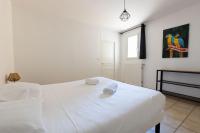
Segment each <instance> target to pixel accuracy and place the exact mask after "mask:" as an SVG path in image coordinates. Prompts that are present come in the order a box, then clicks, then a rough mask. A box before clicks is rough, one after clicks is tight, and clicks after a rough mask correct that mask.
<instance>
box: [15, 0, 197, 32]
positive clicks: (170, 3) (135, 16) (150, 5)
mask: <svg viewBox="0 0 200 133" xmlns="http://www.w3.org/2000/svg"><path fill="white" fill-rule="evenodd" d="M12 2H13V6H16V7H19V8H22V9H25V10H27V11H26V12H28V11H33V12H38V13H40V14H41V13H43V14H46V15H51V16H57V17H64V18H67V19H73V20H77V21H80V22H84V23H87V24H92V25H98V26H102V27H105V28H109V29H112V30H115V31H122V30H125V29H127V28H130V27H133V26H135V25H137V24H140V23H142V22H146V21H150V20H152V19H156V18H159V17H161V16H164V15H167V14H169V13H173V12H175V11H178V10H180V9H182V8H185V7H187V6H190V5H193V4H196V3H197V2H199V0H126V8H127V10H128V11H129V12H130V14H131V19H130V20H129V21H128V22H121V21H120V19H119V15H120V14H121V12H122V10H123V0H12Z"/></svg>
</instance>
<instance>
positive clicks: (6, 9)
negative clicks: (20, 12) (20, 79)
mask: <svg viewBox="0 0 200 133" xmlns="http://www.w3.org/2000/svg"><path fill="white" fill-rule="evenodd" d="M12 34H13V33H12V8H11V3H10V0H0V62H1V63H0V84H1V83H5V76H6V75H7V74H9V73H10V72H12V71H13V70H14V65H13V64H14V60H13V38H12Z"/></svg>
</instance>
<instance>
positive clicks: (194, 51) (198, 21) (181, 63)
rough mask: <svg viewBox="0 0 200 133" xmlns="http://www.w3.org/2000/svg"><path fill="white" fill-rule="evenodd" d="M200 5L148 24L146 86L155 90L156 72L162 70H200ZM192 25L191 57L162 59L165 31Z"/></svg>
mask: <svg viewBox="0 0 200 133" xmlns="http://www.w3.org/2000/svg"><path fill="white" fill-rule="evenodd" d="M199 12H200V4H197V5H195V6H192V7H189V8H185V9H183V10H181V11H179V12H175V13H174V14H171V15H168V16H165V17H162V18H160V19H157V20H154V21H151V22H149V23H147V29H146V30H147V31H146V32H147V33H146V34H147V35H146V36H147V59H146V61H145V63H146V65H145V69H144V85H145V87H148V88H153V89H154V88H155V81H156V70H157V69H160V68H169V69H186V70H200V54H199V51H200V34H199V33H200V17H199V14H198V13H199ZM187 23H190V39H189V57H188V58H182V59H163V58H162V39H163V30H164V29H168V28H172V27H175V26H179V25H183V24H187Z"/></svg>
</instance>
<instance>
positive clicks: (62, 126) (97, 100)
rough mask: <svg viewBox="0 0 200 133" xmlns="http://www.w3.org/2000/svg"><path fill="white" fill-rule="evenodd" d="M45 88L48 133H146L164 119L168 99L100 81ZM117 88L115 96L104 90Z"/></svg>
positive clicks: (100, 79)
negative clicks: (92, 83) (97, 82)
mask: <svg viewBox="0 0 200 133" xmlns="http://www.w3.org/2000/svg"><path fill="white" fill-rule="evenodd" d="M98 79H99V81H100V82H99V84H97V85H86V84H85V81H84V80H79V81H73V82H67V83H59V84H50V85H43V86H42V91H43V98H44V101H43V119H44V123H45V126H46V129H47V133H144V132H145V131H146V130H147V129H148V128H150V127H153V126H155V125H156V124H158V123H159V122H160V121H161V119H162V116H163V108H164V104H165V97H164V96H163V95H162V94H161V93H160V92H157V91H154V90H151V89H146V88H142V87H138V86H133V85H129V84H125V83H122V82H118V81H114V80H111V79H107V78H102V77H98ZM113 82H115V83H117V84H118V90H117V92H116V93H115V94H114V95H110V96H108V95H104V94H103V93H102V92H103V89H104V88H105V87H106V86H108V85H110V84H112V83H113Z"/></svg>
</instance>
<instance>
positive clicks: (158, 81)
mask: <svg viewBox="0 0 200 133" xmlns="http://www.w3.org/2000/svg"><path fill="white" fill-rule="evenodd" d="M166 72H170V73H186V74H199V75H200V72H197V71H178V70H157V73H156V90H159V91H161V92H162V93H164V94H168V95H173V96H178V97H182V98H186V99H189V100H193V101H197V102H200V98H197V97H193V96H188V95H184V94H178V93H175V92H171V91H166V90H163V84H171V85H177V86H184V87H191V88H197V89H200V84H191V83H183V82H177V81H169V80H163V75H164V73H166ZM158 87H159V89H158Z"/></svg>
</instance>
